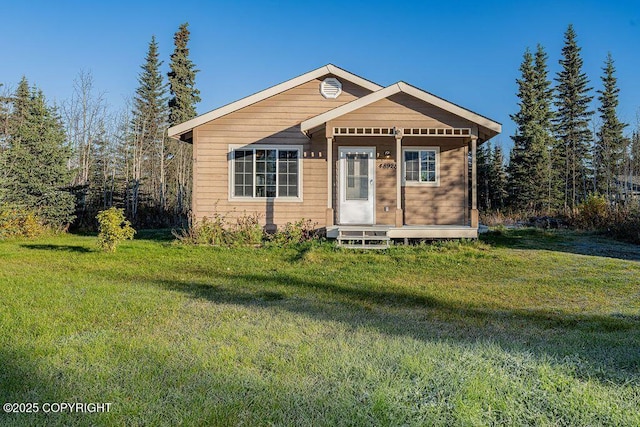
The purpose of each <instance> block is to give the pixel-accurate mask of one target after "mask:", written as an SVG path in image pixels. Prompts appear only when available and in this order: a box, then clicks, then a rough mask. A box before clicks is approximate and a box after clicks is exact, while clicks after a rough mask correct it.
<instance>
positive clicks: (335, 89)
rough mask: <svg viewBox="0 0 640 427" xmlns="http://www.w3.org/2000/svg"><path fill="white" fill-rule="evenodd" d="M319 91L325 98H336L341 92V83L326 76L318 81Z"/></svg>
mask: <svg viewBox="0 0 640 427" xmlns="http://www.w3.org/2000/svg"><path fill="white" fill-rule="evenodd" d="M320 93H321V94H322V96H324V97H325V98H331V99H334V98H337V97H338V96H339V95H340V94H341V93H342V83H340V81H339V80H338V79H336V78H333V77H328V78H326V79H324V80H323V81H322V83H320Z"/></svg>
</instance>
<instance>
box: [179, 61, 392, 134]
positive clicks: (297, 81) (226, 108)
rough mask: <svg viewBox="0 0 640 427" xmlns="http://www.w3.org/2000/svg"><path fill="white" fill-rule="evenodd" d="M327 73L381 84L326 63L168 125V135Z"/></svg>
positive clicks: (374, 88)
mask: <svg viewBox="0 0 640 427" xmlns="http://www.w3.org/2000/svg"><path fill="white" fill-rule="evenodd" d="M327 74H333V75H334V76H337V77H341V78H343V79H345V80H349V81H351V82H353V83H355V84H357V85H359V86H361V87H363V88H365V89H369V90H371V91H377V90H380V89H382V86H380V85H377V84H375V83H373V82H371V81H369V80H366V79H363V78H362V77H360V76H356V75H355V74H352V73H350V72H348V71H346V70H343V69H342V68H339V67H336V66H335V65H333V64H327V65H325V66H322V67H320V68H317V69H315V70H313V71H309V72H308V73H305V74H302V75H301V76H298V77H295V78H293V79H291V80H287V81H286V82H283V83H280V84H278V85H275V86H272V87H270V88H268V89H265V90H263V91H260V92H258V93H255V94H253V95H251V96H247V97H246V98H242V99H240V100H238V101H235V102H232V103H231V104H227V105H225V106H223V107H220V108H216V109H215V110H212V111H209V112H208V113H204V114H201V115H199V116H198V117H195V118H193V119H191V120H189V121H186V122H184V123H180V124H179V125H175V126H173V127H170V128H169V130H168V133H169V136H170V137H173V138H177V137H179V136H180V135H182V134H184V133H187V132H189V131H190V130H192V129H193V128H195V127H197V126H200V125H202V124H205V123H207V122H210V121H211V120H214V119H217V118H218V117H222V116H225V115H227V114H229V113H233V112H234V111H237V110H239V109H241V108H244V107H247V106H249V105H251V104H255V103H256V102H259V101H262V100H263V99H267V98H269V97H272V96H274V95H277V94H279V93H282V92H284V91H286V90H289V89H291V88H294V87H296V86H300V85H301V84H304V83H307V82H309V81H311V80H313V79H317V78H319V77H322V76H325V75H327Z"/></svg>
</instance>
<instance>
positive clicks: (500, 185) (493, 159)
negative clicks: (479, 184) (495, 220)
mask: <svg viewBox="0 0 640 427" xmlns="http://www.w3.org/2000/svg"><path fill="white" fill-rule="evenodd" d="M489 188H490V189H491V191H490V205H491V209H494V210H497V209H502V208H504V207H505V205H506V200H507V196H508V192H507V172H506V170H505V167H504V156H503V154H502V148H501V147H500V144H496V145H495V146H494V147H493V152H491V156H490V163H489Z"/></svg>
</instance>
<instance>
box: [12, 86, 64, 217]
mask: <svg viewBox="0 0 640 427" xmlns="http://www.w3.org/2000/svg"><path fill="white" fill-rule="evenodd" d="M10 120H11V122H12V125H11V130H10V134H9V146H8V148H7V150H6V151H5V154H6V155H7V157H6V160H7V161H6V167H7V174H6V176H7V179H6V180H5V181H4V182H3V183H2V185H3V186H4V189H5V191H4V194H3V199H4V200H3V202H6V203H9V204H12V205H16V206H20V207H23V208H26V209H29V210H34V211H35V212H36V213H38V214H39V215H40V216H41V217H42V218H43V219H45V220H46V221H47V222H48V223H49V224H50V225H53V226H64V225H65V224H68V223H69V222H70V221H71V220H72V219H73V212H74V209H75V201H74V197H73V195H72V194H71V193H70V192H69V191H67V190H68V188H67V186H68V183H69V178H70V174H69V172H68V169H67V162H68V160H69V157H70V152H69V149H68V148H67V147H66V146H65V133H64V128H63V125H62V121H61V120H60V117H59V115H58V113H57V111H56V109H55V108H53V107H49V106H48V105H47V104H46V102H45V98H44V95H43V94H42V91H40V90H37V88H35V87H34V88H33V89H31V90H30V89H29V84H28V82H27V80H26V78H23V79H22V81H21V82H20V84H19V85H18V88H17V90H16V93H15V96H14V99H13V111H12V114H11V117H10Z"/></svg>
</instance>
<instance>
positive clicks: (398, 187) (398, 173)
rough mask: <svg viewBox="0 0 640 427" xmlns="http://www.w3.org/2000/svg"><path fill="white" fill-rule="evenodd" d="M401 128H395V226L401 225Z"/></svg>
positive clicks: (402, 219) (402, 221)
mask: <svg viewBox="0 0 640 427" xmlns="http://www.w3.org/2000/svg"><path fill="white" fill-rule="evenodd" d="M403 223H404V215H403V212H402V130H401V129H396V227H402V225H403Z"/></svg>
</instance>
